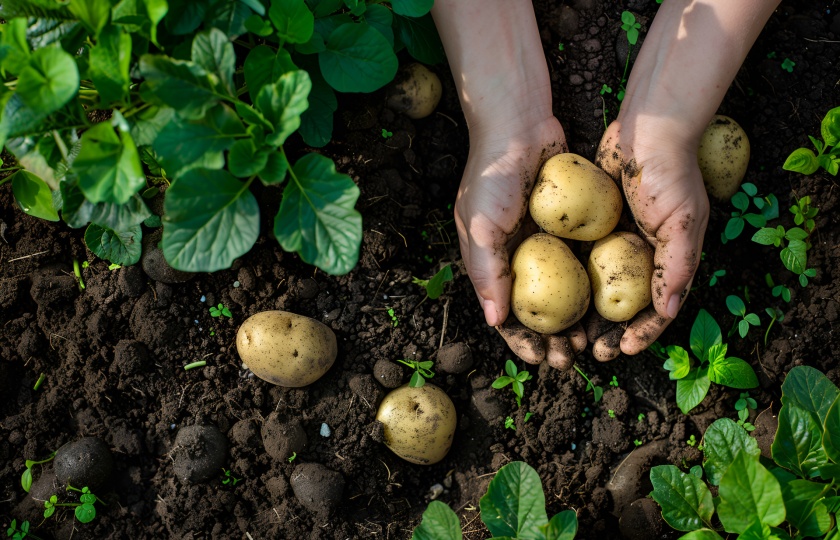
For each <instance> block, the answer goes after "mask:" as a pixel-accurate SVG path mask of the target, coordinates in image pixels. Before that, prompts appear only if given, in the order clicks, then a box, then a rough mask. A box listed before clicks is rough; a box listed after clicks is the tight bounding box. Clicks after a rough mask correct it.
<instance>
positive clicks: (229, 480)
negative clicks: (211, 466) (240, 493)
mask: <svg viewBox="0 0 840 540" xmlns="http://www.w3.org/2000/svg"><path fill="white" fill-rule="evenodd" d="M222 476H223V477H222V485H225V486H228V485H229V486H235V485H236V484H238V483H239V482H241V481H242V479H241V478H237V477H235V476H233V472H232V471H231V470H230V469H225V468H224V467H223V468H222Z"/></svg>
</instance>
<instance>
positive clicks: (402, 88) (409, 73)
mask: <svg viewBox="0 0 840 540" xmlns="http://www.w3.org/2000/svg"><path fill="white" fill-rule="evenodd" d="M442 94H443V86H441V84H440V79H439V78H438V76H437V75H435V74H434V73H432V72H431V71H429V69H428V68H427V67H426V66H424V65H423V64H417V63H414V64H409V65H407V66H406V67H404V68H403V69H401V70H400V72H399V73H398V74H397V77H396V79H394V84H393V85H392V86H391V88H390V89H389V90H388V98H387V99H388V101H387V103H388V108H390V109H393V110H395V111H397V112H401V113H403V114H404V115H406V116H408V117H409V118H413V119H415V120H417V119H419V118H426V117H427V116H429V115H430V114H432V113H433V112H434V110H435V107H437V105H438V103H439V102H440V97H441V95H442Z"/></svg>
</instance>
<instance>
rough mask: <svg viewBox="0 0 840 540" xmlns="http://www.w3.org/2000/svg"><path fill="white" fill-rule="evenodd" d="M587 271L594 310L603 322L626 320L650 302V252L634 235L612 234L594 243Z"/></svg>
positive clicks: (651, 275)
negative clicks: (605, 320)
mask: <svg viewBox="0 0 840 540" xmlns="http://www.w3.org/2000/svg"><path fill="white" fill-rule="evenodd" d="M587 272H588V274H589V280H590V281H591V282H592V300H593V302H594V304H595V309H596V310H598V313H600V314H601V316H602V317H604V318H605V319H607V320H610V321H614V322H622V321H629V320H630V319H632V318H633V317H635V316H636V314H637V313H638V312H639V311H641V310H642V308H644V307H645V306H647V305H648V304H650V302H651V292H650V280H651V277H653V249H651V247H650V246H649V245H648V243H647V242H645V241H644V240H643V239H642V238H641V237H640V236H638V235H635V234H633V233H630V232H614V233H612V234H610V235H609V236H607V237H606V238H603V239H601V240H598V241H597V242H595V245H594V246H593V248H592V253H591V254H590V255H589V263H588V264H587Z"/></svg>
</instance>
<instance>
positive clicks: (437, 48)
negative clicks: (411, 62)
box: [394, 14, 446, 64]
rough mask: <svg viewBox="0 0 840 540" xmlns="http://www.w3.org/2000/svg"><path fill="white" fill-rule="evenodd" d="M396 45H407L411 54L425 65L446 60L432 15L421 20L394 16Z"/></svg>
mask: <svg viewBox="0 0 840 540" xmlns="http://www.w3.org/2000/svg"><path fill="white" fill-rule="evenodd" d="M394 31H395V36H394V45H395V48H396V46H397V43H400V44H401V45H400V46H399V47H398V48H397V50H399V49H401V48H402V45H405V48H406V49H408V52H409V54H411V56H413V57H414V58H415V59H416V60H418V61H420V62H423V63H424V64H439V63H441V62H443V61H444V60H445V59H446V56H445V55H444V53H443V44H441V42H440V36H438V33H437V29H436V28H435V23H434V21H433V20H432V16H431V15H430V14H428V15H424V16H422V17H419V18H416V19H415V18H412V17H403V16H401V15H394Z"/></svg>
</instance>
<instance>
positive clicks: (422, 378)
mask: <svg viewBox="0 0 840 540" xmlns="http://www.w3.org/2000/svg"><path fill="white" fill-rule="evenodd" d="M397 362H399V363H400V364H404V365H406V366H408V367H410V368H411V369H413V370H414V374H413V375H412V376H411V380H410V381H409V382H408V386H410V387H412V388H420V387H421V386H423V385H424V384H426V379H431V378H432V377H434V376H435V372H434V371H432V370H431V367H432V365H433V363H434V362H432V361H431V360H424V361H421V360H409V359H407V358H406V359H405V360H397Z"/></svg>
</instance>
